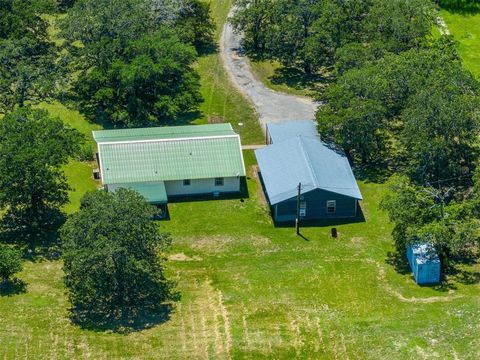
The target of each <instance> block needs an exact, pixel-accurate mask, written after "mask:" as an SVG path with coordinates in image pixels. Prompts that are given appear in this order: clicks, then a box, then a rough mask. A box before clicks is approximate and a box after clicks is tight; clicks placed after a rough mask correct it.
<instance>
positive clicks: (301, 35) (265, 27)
mask: <svg viewBox="0 0 480 360" xmlns="http://www.w3.org/2000/svg"><path fill="white" fill-rule="evenodd" d="M235 4H236V7H237V11H236V13H235V15H234V17H233V24H234V25H235V27H236V28H237V29H238V30H239V31H243V32H244V34H245V48H246V50H247V52H248V53H249V54H253V55H255V56H258V57H261V58H265V59H274V60H279V61H280V62H282V63H283V64H284V65H287V66H297V67H300V68H302V69H303V70H304V71H305V72H307V73H312V72H314V71H316V70H318V69H319V68H321V67H331V66H333V65H334V64H335V62H336V57H337V53H338V52H342V48H343V47H345V46H348V47H351V46H352V44H358V45H360V44H361V46H363V47H364V49H372V50H373V49H376V50H375V51H379V50H380V49H381V50H382V51H389V52H395V53H398V52H400V51H404V50H407V49H409V48H411V47H414V46H416V45H417V44H418V43H419V42H421V41H422V40H423V39H424V37H425V35H427V34H428V33H429V31H430V29H431V27H432V24H433V20H434V16H433V13H434V12H433V5H432V3H431V2H429V1H424V0H408V1H404V0H393V1H382V0H362V1H358V0H357V1H340V0H321V1H312V0H299V1H294V2H292V1H287V0H278V1H277V0H275V1H274V0H237V1H236V2H235Z"/></svg>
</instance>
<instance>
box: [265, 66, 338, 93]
mask: <svg viewBox="0 0 480 360" xmlns="http://www.w3.org/2000/svg"><path fill="white" fill-rule="evenodd" d="M270 81H271V82H272V84H274V85H286V86H288V87H290V88H292V89H296V90H304V89H307V90H310V91H321V89H322V88H324V87H325V86H326V85H328V83H329V82H330V78H329V77H327V76H324V75H321V74H307V73H305V72H304V71H303V70H301V69H299V68H296V67H280V68H278V69H275V71H274V74H273V75H272V76H270Z"/></svg>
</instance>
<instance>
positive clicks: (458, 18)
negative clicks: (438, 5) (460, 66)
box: [440, 0, 480, 79]
mask: <svg viewBox="0 0 480 360" xmlns="http://www.w3.org/2000/svg"><path fill="white" fill-rule="evenodd" d="M457 4H458V5H457ZM440 15H441V16H442V17H443V18H444V20H445V23H446V24H447V26H448V29H449V30H450V32H451V34H452V35H453V37H454V38H455V40H456V41H457V42H458V52H459V53H460V56H461V57H462V60H463V63H464V65H465V67H466V68H467V69H468V70H470V71H471V72H472V73H473V74H474V75H475V76H476V77H477V78H478V79H480V3H473V2H471V1H468V2H467V1H465V0H460V1H457V0H452V1H451V5H449V6H448V5H446V6H445V7H444V8H443V9H442V10H441V12H440Z"/></svg>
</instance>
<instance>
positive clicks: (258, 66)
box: [250, 60, 316, 97]
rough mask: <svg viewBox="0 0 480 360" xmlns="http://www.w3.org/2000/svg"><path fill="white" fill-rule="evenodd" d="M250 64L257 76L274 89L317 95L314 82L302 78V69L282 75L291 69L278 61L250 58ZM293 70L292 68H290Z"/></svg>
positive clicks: (295, 93)
mask: <svg viewBox="0 0 480 360" xmlns="http://www.w3.org/2000/svg"><path fill="white" fill-rule="evenodd" d="M250 66H251V68H252V71H253V73H254V74H255V76H256V77H257V78H258V79H259V80H260V81H262V82H263V83H264V84H265V86H267V87H268V88H270V89H272V90H275V91H279V92H283V93H286V94H291V95H298V96H311V97H313V96H315V95H316V94H315V91H314V89H313V84H309V83H308V81H306V80H304V79H302V78H303V77H304V76H301V75H300V71H298V72H297V73H296V74H291V76H290V77H288V76H282V72H284V73H286V74H285V75H287V74H288V73H289V70H288V69H285V68H284V67H282V65H281V64H280V63H278V62H277V61H269V60H250ZM291 72H292V70H290V73H291ZM302 80H304V81H302ZM309 85H310V86H309Z"/></svg>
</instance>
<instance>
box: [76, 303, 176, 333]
mask: <svg viewBox="0 0 480 360" xmlns="http://www.w3.org/2000/svg"><path fill="white" fill-rule="evenodd" d="M172 311H173V304H162V305H161V306H160V307H159V308H158V309H155V311H152V310H140V311H138V313H137V314H135V315H132V316H126V317H123V318H108V319H105V318H103V317H99V316H94V315H91V314H89V313H88V312H87V311H80V310H77V309H71V314H72V315H71V317H70V320H71V321H72V322H73V323H74V324H76V325H78V326H80V327H81V328H82V329H86V330H91V331H95V332H108V331H110V332H115V333H120V334H128V333H131V332H137V331H142V330H146V329H150V328H152V327H154V326H157V325H160V324H163V323H165V322H167V321H168V320H170V316H171V313H172Z"/></svg>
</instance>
